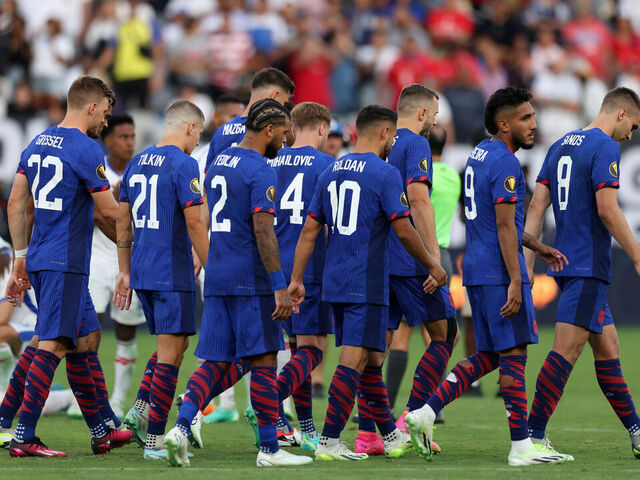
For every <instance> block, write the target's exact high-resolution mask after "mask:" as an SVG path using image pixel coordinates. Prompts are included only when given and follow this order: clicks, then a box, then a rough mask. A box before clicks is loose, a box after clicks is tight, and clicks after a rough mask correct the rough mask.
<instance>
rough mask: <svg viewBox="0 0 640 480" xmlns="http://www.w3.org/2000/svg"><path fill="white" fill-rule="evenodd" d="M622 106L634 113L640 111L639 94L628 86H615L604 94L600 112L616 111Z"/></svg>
mask: <svg viewBox="0 0 640 480" xmlns="http://www.w3.org/2000/svg"><path fill="white" fill-rule="evenodd" d="M621 108H626V109H627V110H628V111H629V113H630V114H632V115H635V114H638V113H640V98H639V97H638V94H637V93H636V92H634V91H633V90H631V89H630V88H627V87H618V88H614V89H613V90H611V91H609V92H608V93H607V94H606V95H605V96H604V99H603V100H602V106H601V107H600V113H616V112H617V111H618V110H620V109H621Z"/></svg>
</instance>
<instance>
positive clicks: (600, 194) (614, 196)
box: [596, 187, 640, 275]
mask: <svg viewBox="0 0 640 480" xmlns="http://www.w3.org/2000/svg"><path fill="white" fill-rule="evenodd" d="M596 205H597V207H598V216H599V217H600V220H602V223H604V226H605V227H607V230H609V232H611V235H613V238H615V239H616V242H618V243H619V244H620V246H621V247H622V248H623V250H624V251H625V252H626V253H627V255H629V257H630V258H631V260H633V265H634V267H635V269H636V273H637V274H638V275H640V245H638V242H636V240H635V238H634V237H633V233H632V232H631V228H629V224H628V223H627V219H626V218H625V217H624V214H623V213H622V210H621V209H620V205H618V189H617V188H609V187H605V188H601V189H600V190H598V191H596Z"/></svg>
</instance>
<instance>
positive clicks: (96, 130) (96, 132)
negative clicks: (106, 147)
mask: <svg viewBox="0 0 640 480" xmlns="http://www.w3.org/2000/svg"><path fill="white" fill-rule="evenodd" d="M101 132H102V125H98V126H97V127H91V128H88V129H87V137H89V138H99V137H100V133H101Z"/></svg>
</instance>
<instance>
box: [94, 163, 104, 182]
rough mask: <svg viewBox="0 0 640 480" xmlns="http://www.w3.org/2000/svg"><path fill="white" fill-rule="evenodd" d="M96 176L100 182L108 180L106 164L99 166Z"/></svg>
mask: <svg viewBox="0 0 640 480" xmlns="http://www.w3.org/2000/svg"><path fill="white" fill-rule="evenodd" d="M96 175H97V176H98V178H99V179H100V180H106V179H107V172H106V171H105V169H104V164H102V163H101V164H100V165H98V168H96Z"/></svg>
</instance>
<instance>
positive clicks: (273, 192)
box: [267, 186, 276, 202]
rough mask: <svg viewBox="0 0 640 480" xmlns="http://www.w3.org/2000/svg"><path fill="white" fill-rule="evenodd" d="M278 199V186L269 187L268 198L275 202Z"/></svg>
mask: <svg viewBox="0 0 640 480" xmlns="http://www.w3.org/2000/svg"><path fill="white" fill-rule="evenodd" d="M275 199H276V187H273V186H271V187H269V188H267V200H269V201H270V202H273V201H274V200H275Z"/></svg>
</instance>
